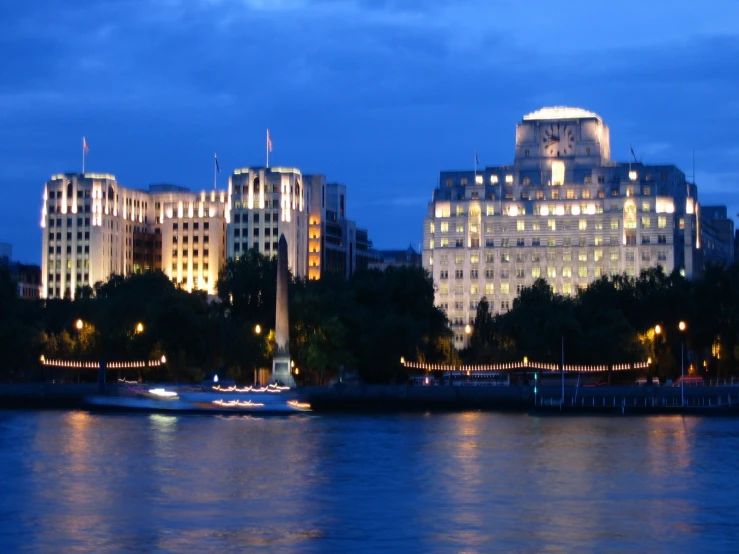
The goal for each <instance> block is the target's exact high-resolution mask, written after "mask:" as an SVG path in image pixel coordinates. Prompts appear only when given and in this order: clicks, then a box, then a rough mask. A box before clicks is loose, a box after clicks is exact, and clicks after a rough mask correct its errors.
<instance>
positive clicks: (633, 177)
mask: <svg viewBox="0 0 739 554" xmlns="http://www.w3.org/2000/svg"><path fill="white" fill-rule="evenodd" d="M638 177H639V175H637V173H636V171H629V180H630V181H636V179H637V178H638Z"/></svg>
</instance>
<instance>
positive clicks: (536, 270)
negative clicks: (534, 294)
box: [531, 267, 541, 279]
mask: <svg viewBox="0 0 739 554" xmlns="http://www.w3.org/2000/svg"><path fill="white" fill-rule="evenodd" d="M539 277H541V268H540V267H532V268H531V278H532V279H538V278H539Z"/></svg>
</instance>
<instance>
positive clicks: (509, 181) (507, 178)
mask: <svg viewBox="0 0 739 554" xmlns="http://www.w3.org/2000/svg"><path fill="white" fill-rule="evenodd" d="M505 182H506V185H512V184H513V175H506V176H505Z"/></svg>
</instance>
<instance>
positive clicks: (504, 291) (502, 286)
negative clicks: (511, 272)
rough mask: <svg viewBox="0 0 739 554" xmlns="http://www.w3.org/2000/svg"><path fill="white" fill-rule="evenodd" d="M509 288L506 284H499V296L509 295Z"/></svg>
mask: <svg viewBox="0 0 739 554" xmlns="http://www.w3.org/2000/svg"><path fill="white" fill-rule="evenodd" d="M510 292H511V287H510V285H509V284H508V283H501V284H500V294H510Z"/></svg>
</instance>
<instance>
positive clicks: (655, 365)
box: [650, 323, 662, 379]
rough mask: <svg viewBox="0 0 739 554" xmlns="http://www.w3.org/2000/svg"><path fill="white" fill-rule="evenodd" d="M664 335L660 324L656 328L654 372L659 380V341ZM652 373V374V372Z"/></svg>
mask: <svg viewBox="0 0 739 554" xmlns="http://www.w3.org/2000/svg"><path fill="white" fill-rule="evenodd" d="M661 334H662V326H661V325H660V324H659V323H658V324H657V325H655V326H654V372H655V373H656V374H657V379H659V365H658V364H659V361H658V358H657V344H658V343H657V341H658V340H659V336H660V335H661ZM650 373H651V372H650Z"/></svg>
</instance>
